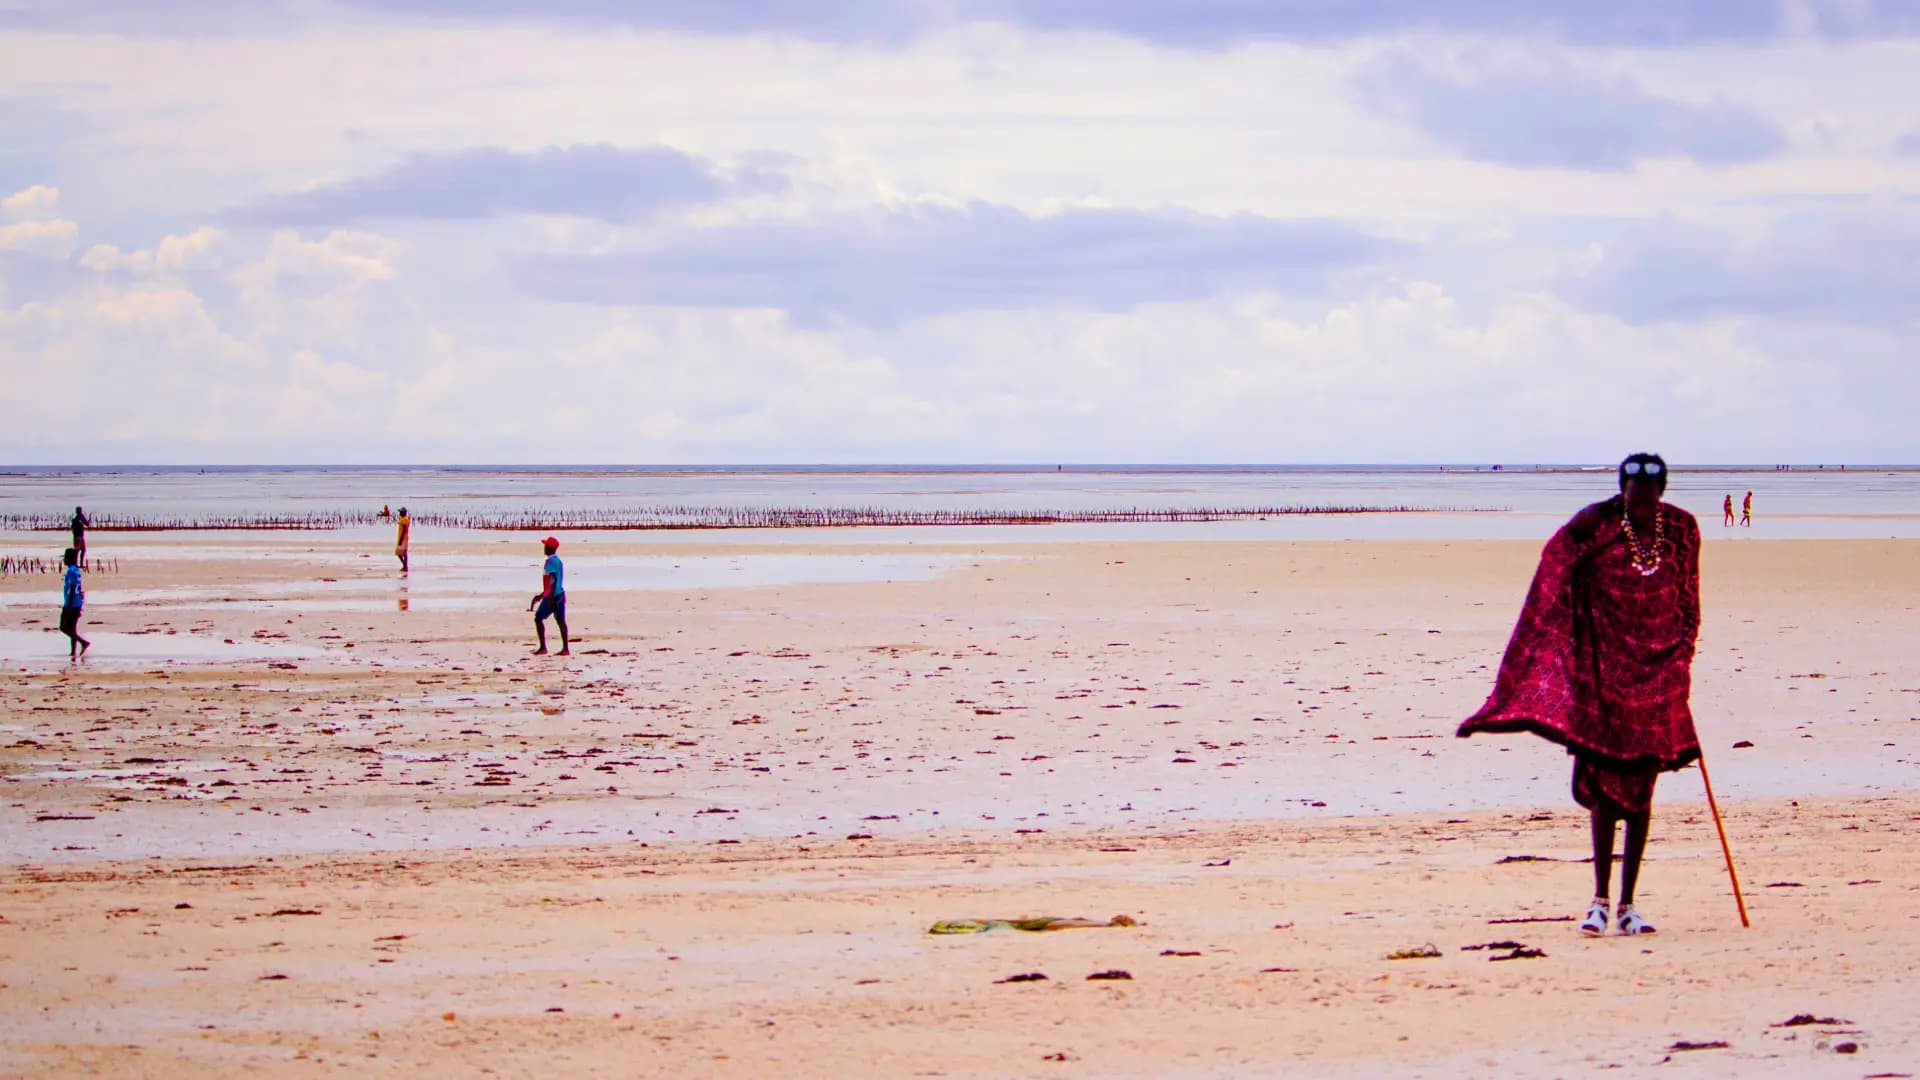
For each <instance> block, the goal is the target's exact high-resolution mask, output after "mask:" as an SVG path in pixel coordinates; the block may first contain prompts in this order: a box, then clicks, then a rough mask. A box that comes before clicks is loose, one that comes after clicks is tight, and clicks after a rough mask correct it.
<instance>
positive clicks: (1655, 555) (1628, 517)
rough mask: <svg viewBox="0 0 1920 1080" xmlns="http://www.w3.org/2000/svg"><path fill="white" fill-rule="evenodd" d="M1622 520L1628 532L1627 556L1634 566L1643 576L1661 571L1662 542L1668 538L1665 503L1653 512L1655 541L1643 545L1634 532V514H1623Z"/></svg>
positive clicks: (1650, 575) (1649, 575)
mask: <svg viewBox="0 0 1920 1080" xmlns="http://www.w3.org/2000/svg"><path fill="white" fill-rule="evenodd" d="M1621 521H1622V522H1623V523H1624V524H1625V526H1626V532H1627V557H1628V558H1629V559H1630V560H1632V562H1633V568H1634V569H1635V570H1638V571H1640V576H1641V577H1652V576H1653V575H1654V574H1656V573H1659V571H1660V557H1661V555H1662V553H1663V552H1662V547H1661V542H1662V541H1664V540H1665V539H1666V538H1667V508H1666V507H1665V506H1664V505H1663V506H1661V507H1660V508H1659V509H1657V510H1655V511H1654V512H1653V541H1652V542H1651V543H1649V544H1647V545H1646V546H1645V547H1642V546H1641V544H1640V538H1639V537H1637V536H1635V535H1634V534H1633V515H1632V514H1622V515H1621Z"/></svg>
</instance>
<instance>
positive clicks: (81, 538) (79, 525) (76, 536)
mask: <svg viewBox="0 0 1920 1080" xmlns="http://www.w3.org/2000/svg"><path fill="white" fill-rule="evenodd" d="M92 524H93V522H91V521H88V520H87V512H86V511H85V510H82V509H80V508H79V507H77V506H76V507H74V508H73V521H72V523H71V525H72V528H73V550H74V555H75V557H76V558H78V559H79V560H80V565H81V566H85V565H86V564H87V526H89V525H92Z"/></svg>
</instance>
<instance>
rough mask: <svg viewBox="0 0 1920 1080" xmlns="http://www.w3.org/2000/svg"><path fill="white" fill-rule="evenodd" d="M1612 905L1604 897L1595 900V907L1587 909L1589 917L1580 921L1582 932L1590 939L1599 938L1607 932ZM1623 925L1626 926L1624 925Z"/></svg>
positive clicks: (1597, 897)
mask: <svg viewBox="0 0 1920 1080" xmlns="http://www.w3.org/2000/svg"><path fill="white" fill-rule="evenodd" d="M1609 903H1611V902H1610V901H1609V900H1607V898H1606V897H1604V896H1596V897H1594V898H1593V906H1592V907H1590V908H1588V909H1587V917H1586V918H1584V919H1582V920H1580V932H1581V933H1583V934H1585V935H1587V936H1588V937H1599V936H1601V935H1602V934H1605V933H1606V932H1607V918H1608V917H1607V907H1608V904H1609ZM1621 925H1623V926H1624V925H1625V924H1624V923H1622V924H1621Z"/></svg>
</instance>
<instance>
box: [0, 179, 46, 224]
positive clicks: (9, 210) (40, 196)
mask: <svg viewBox="0 0 1920 1080" xmlns="http://www.w3.org/2000/svg"><path fill="white" fill-rule="evenodd" d="M59 206H60V189H59V188H57V187H50V186H48V185H46V184H35V185H33V186H32V187H29V188H23V189H21V190H19V191H16V192H14V193H13V194H11V195H8V196H7V197H6V198H4V199H0V218H4V219H6V220H10V221H37V220H40V219H42V218H49V217H52V216H53V215H54V213H55V212H56V211H57V210H58V209H59Z"/></svg>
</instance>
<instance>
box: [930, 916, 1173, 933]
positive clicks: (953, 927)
mask: <svg viewBox="0 0 1920 1080" xmlns="http://www.w3.org/2000/svg"><path fill="white" fill-rule="evenodd" d="M1138 925H1140V924H1139V923H1137V922H1134V921H1133V920H1132V919H1131V918H1129V917H1127V916H1125V915H1115V916H1114V917H1113V918H1111V919H1108V920H1107V921H1106V922H1101V921H1099V920H1098V919H1078V918H1075V919H1064V918H1061V917H1059V916H1057V915H1044V916H1041V917H1040V918H1037V919H942V920H940V921H939V922H937V923H934V924H933V925H932V926H930V927H928V928H927V933H929V934H984V933H986V932H987V931H989V930H1027V931H1032V932H1038V931H1041V930H1090V929H1097V928H1099V927H1103V926H1138Z"/></svg>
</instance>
